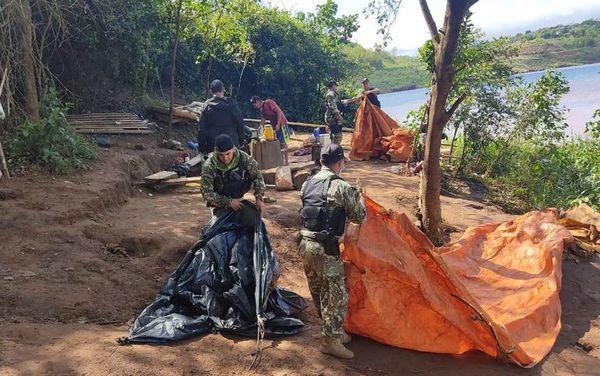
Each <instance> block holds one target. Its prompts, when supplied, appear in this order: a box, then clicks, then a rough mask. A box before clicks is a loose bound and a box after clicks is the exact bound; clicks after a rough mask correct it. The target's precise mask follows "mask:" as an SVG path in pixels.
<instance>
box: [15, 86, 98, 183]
mask: <svg viewBox="0 0 600 376" xmlns="http://www.w3.org/2000/svg"><path fill="white" fill-rule="evenodd" d="M68 110H69V105H68V104H65V103H63V102H62V101H61V100H60V98H58V95H57V93H56V91H55V90H50V91H49V93H48V94H46V95H45V96H44V98H43V99H42V103H41V108H40V120H39V121H37V122H30V121H25V122H24V123H23V124H21V126H19V127H18V128H17V129H16V131H15V134H14V135H13V136H12V137H11V140H10V142H9V143H8V145H7V154H8V155H9V158H10V159H11V160H13V161H16V162H17V163H31V164H34V165H38V166H40V167H43V168H47V169H49V170H50V171H51V172H54V173H65V172H68V171H70V170H72V169H76V168H82V167H85V166H86V161H88V160H90V159H93V158H95V157H96V148H95V146H94V145H92V144H90V143H89V142H87V141H86V140H85V139H84V138H83V137H81V136H80V135H79V134H77V133H76V132H75V130H74V129H73V128H72V127H71V126H70V125H69V124H68V122H67V119H66V113H67V111H68Z"/></svg>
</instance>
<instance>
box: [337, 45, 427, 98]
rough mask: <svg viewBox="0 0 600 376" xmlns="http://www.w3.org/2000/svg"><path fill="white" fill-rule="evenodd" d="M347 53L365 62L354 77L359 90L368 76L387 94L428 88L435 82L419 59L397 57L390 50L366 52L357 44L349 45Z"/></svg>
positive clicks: (346, 49) (345, 49) (354, 58)
mask: <svg viewBox="0 0 600 376" xmlns="http://www.w3.org/2000/svg"><path fill="white" fill-rule="evenodd" d="M344 52H345V53H346V54H347V55H348V56H349V57H350V59H351V60H354V61H359V62H360V63H361V64H360V69H359V71H358V72H357V74H356V75H355V76H354V77H352V79H353V81H356V82H354V85H355V86H358V87H360V81H361V80H362V79H363V78H364V77H368V78H369V80H370V81H371V83H372V84H373V86H376V87H377V88H379V89H380V90H381V91H383V92H391V91H399V90H407V89H414V88H416V87H424V86H427V85H428V84H429V81H430V79H431V78H430V75H429V73H427V70H426V69H425V66H424V65H423V63H422V62H421V61H420V60H419V59H418V58H415V57H410V56H394V55H392V54H391V53H390V52H387V51H377V50H371V49H365V48H364V47H362V46H360V45H357V44H352V45H347V46H345V48H344Z"/></svg>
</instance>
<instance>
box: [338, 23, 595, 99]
mask: <svg viewBox="0 0 600 376" xmlns="http://www.w3.org/2000/svg"><path fill="white" fill-rule="evenodd" d="M510 39H511V40H512V41H513V43H515V44H517V45H519V46H520V48H521V55H520V56H519V57H517V58H516V63H517V69H518V70H519V71H523V72H526V71H537V70H544V69H548V68H551V67H553V66H556V67H564V66H571V65H582V64H591V63H598V62H600V20H594V19H591V20H587V21H584V22H581V23H578V24H572V25H558V26H552V27H546V28H543V29H539V30H536V31H526V32H524V33H520V34H517V35H515V36H513V37H511V38H510ZM345 52H346V53H347V54H348V55H350V56H351V57H353V59H354V60H355V61H359V62H360V67H359V69H358V72H357V73H356V80H358V79H359V78H362V77H369V79H370V81H371V83H372V84H373V85H374V86H376V87H378V88H379V89H381V90H382V91H384V92H391V91H400V90H407V89H414V88H416V87H424V86H427V84H428V81H429V75H428V74H427V72H426V70H425V66H424V65H423V63H421V61H420V60H419V59H418V58H416V57H411V56H394V55H393V54H392V53H390V52H387V51H375V50H370V49H365V48H364V47H362V46H360V45H358V44H352V45H350V46H347V47H346V50H345Z"/></svg>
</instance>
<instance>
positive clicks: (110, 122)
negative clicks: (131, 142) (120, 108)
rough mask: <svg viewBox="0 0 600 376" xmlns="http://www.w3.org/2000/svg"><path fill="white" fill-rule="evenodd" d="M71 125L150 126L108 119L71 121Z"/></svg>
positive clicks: (145, 122)
mask: <svg viewBox="0 0 600 376" xmlns="http://www.w3.org/2000/svg"><path fill="white" fill-rule="evenodd" d="M69 124H71V125H129V124H148V122H147V121H145V120H140V119H137V120H107V119H98V120H84V121H79V120H76V121H73V120H71V121H69Z"/></svg>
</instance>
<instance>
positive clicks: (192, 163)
mask: <svg viewBox="0 0 600 376" xmlns="http://www.w3.org/2000/svg"><path fill="white" fill-rule="evenodd" d="M203 159H204V157H203V156H202V154H198V155H197V156H195V157H194V158H191V159H190V160H189V161H187V162H185V163H187V164H188V165H190V166H191V167H194V166H195V165H197V164H198V163H200V162H202V161H203Z"/></svg>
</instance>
